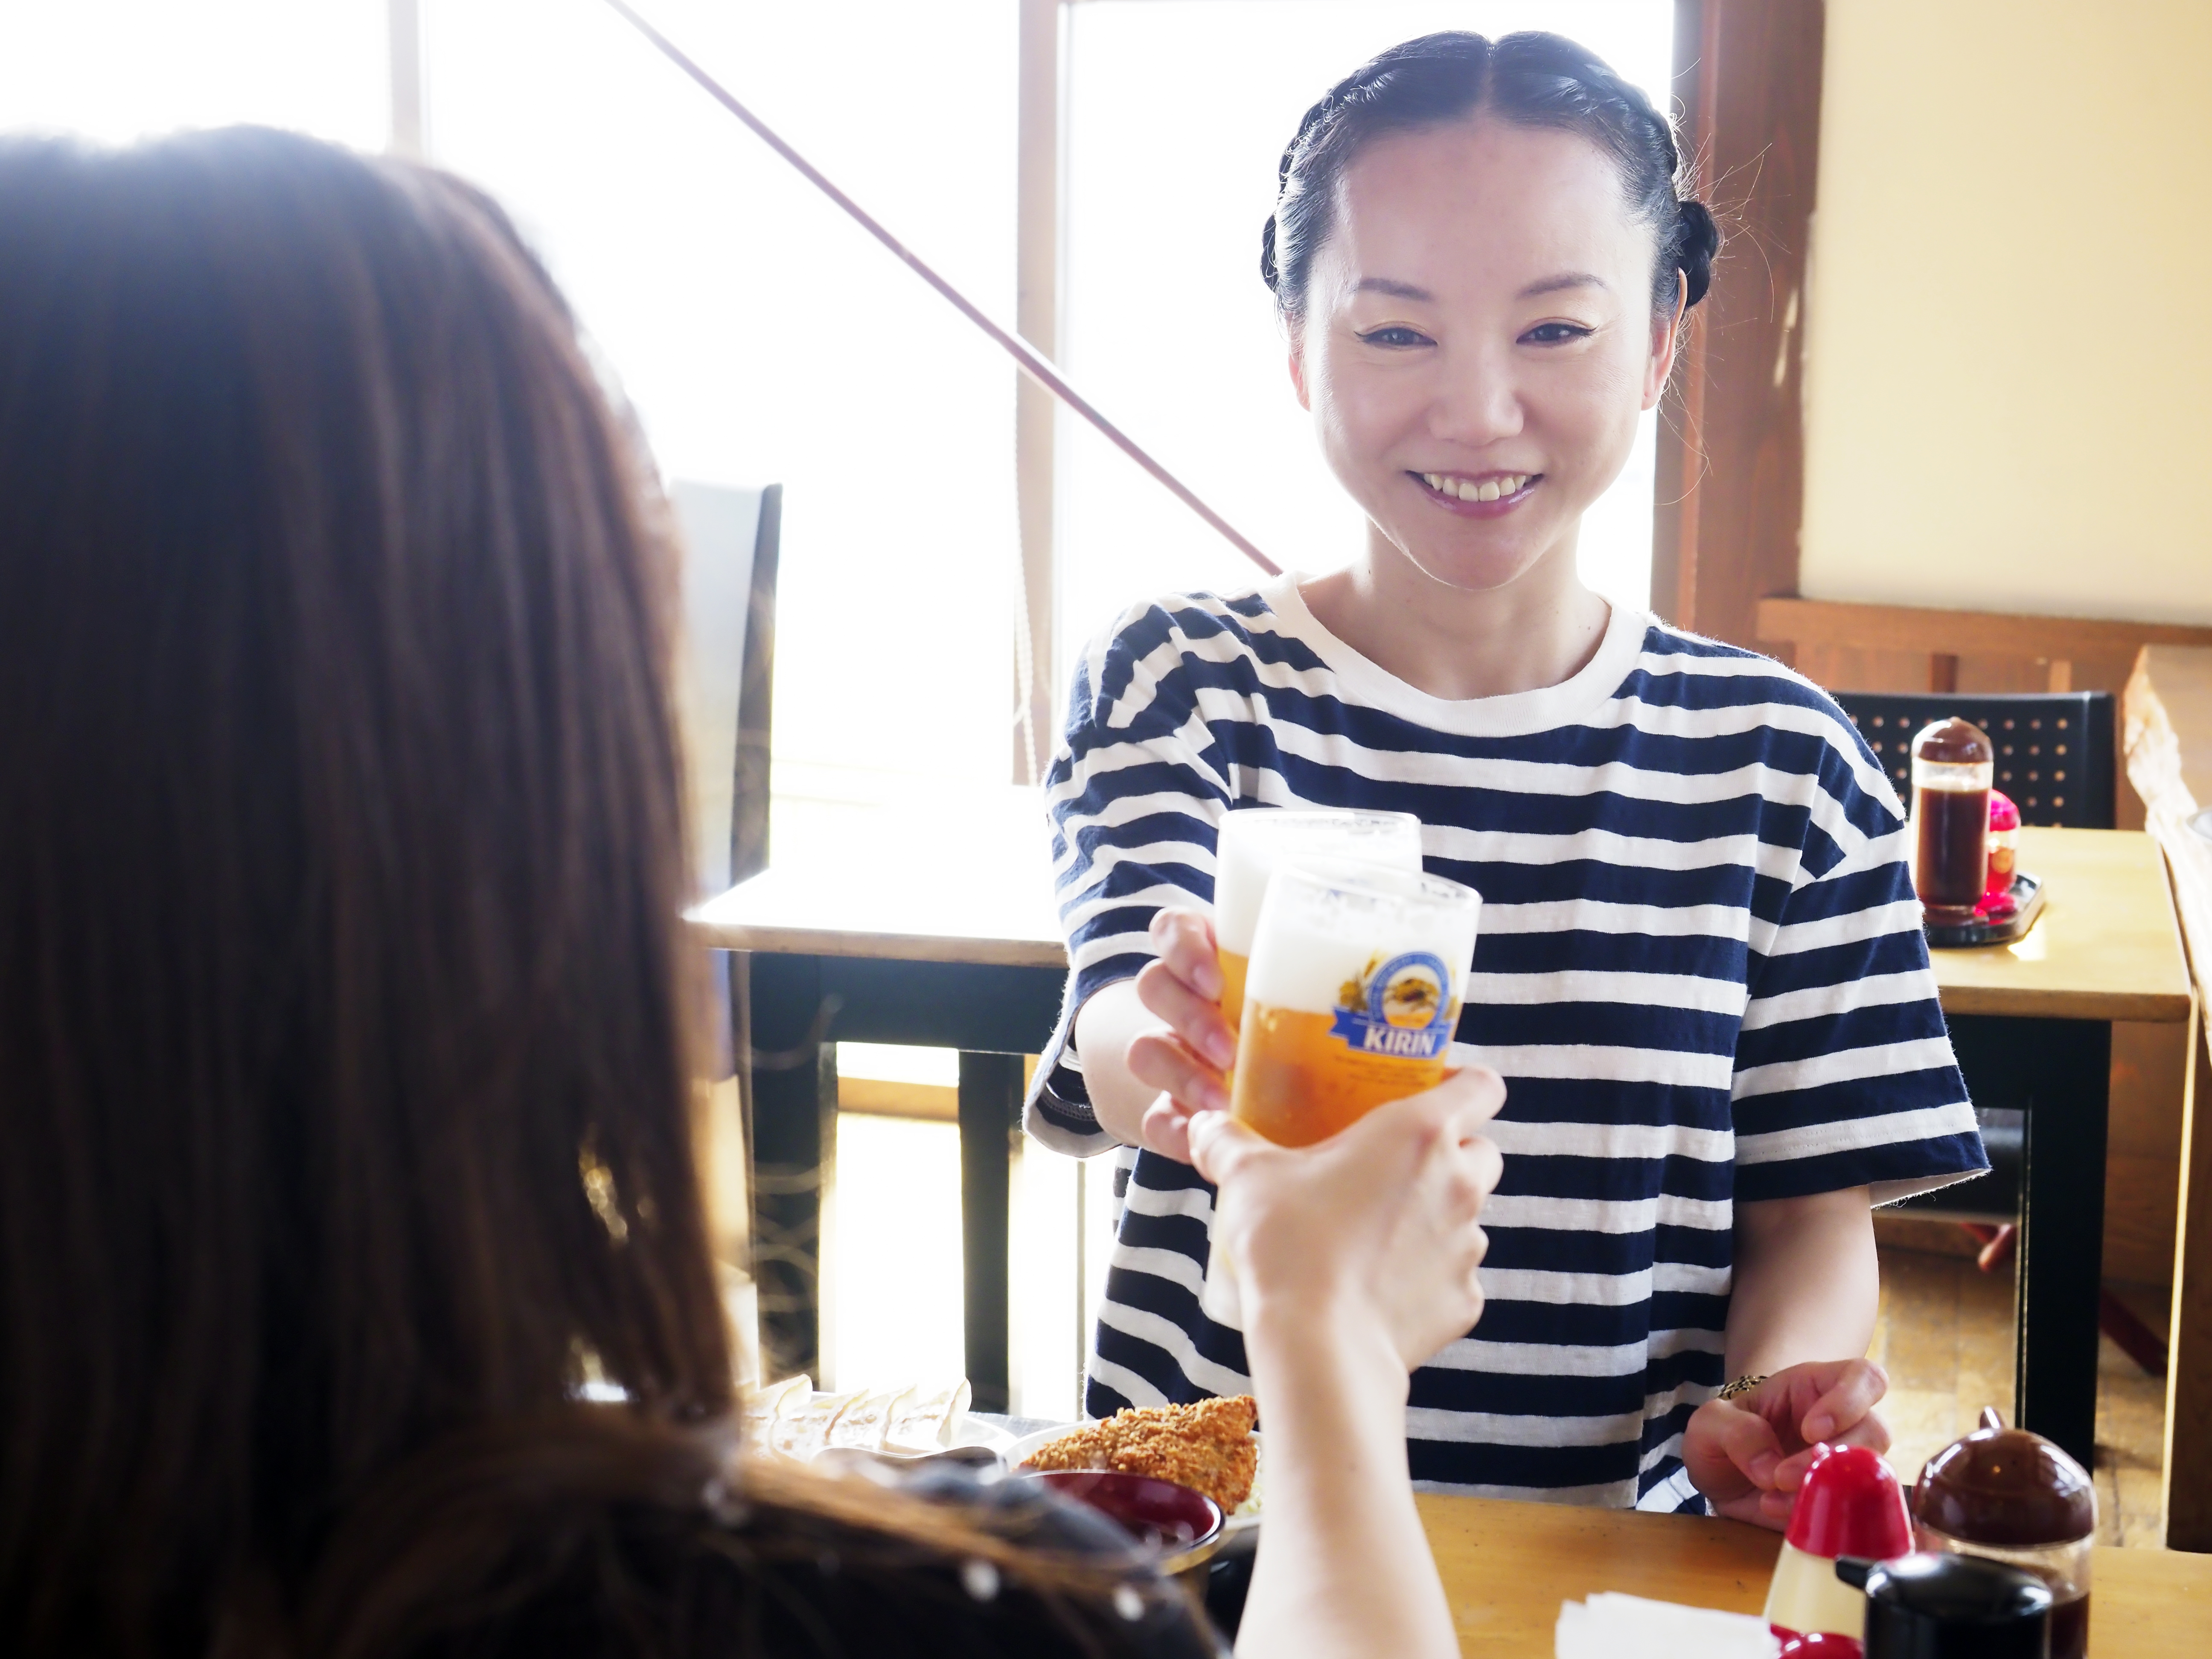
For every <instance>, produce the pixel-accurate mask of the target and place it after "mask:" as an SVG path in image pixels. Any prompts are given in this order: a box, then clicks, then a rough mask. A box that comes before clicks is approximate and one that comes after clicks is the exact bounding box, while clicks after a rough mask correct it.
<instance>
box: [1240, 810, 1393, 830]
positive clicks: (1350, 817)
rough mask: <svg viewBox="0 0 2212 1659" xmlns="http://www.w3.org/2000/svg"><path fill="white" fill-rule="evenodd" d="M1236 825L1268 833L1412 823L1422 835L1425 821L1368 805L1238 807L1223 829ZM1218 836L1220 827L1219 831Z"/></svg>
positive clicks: (1388, 826)
mask: <svg viewBox="0 0 2212 1659" xmlns="http://www.w3.org/2000/svg"><path fill="white" fill-rule="evenodd" d="M1232 823H1234V824H1236V825H1237V827H1238V829H1239V831H1240V833H1241V832H1243V831H1245V830H1250V831H1253V832H1255V833H1260V834H1267V833H1270V832H1271V831H1272V830H1273V829H1277V828H1280V829H1293V828H1295V827H1297V826H1303V825H1312V826H1316V827H1322V826H1337V825H1342V824H1346V823H1370V824H1373V825H1374V826H1375V827H1376V829H1384V828H1389V829H1396V828H1399V827H1401V826H1403V825H1406V824H1411V825H1412V826H1413V829H1414V832H1415V833H1416V834H1419V831H1420V828H1421V820H1420V818H1419V817H1418V816H1417V815H1416V814H1414V813H1412V812H1387V811H1383V810H1381V809H1380V808H1370V807H1365V806H1243V807H1235V808H1232V809H1231V810H1230V811H1228V812H1226V813H1225V814H1223V816H1222V819H1221V829H1224V830H1225V829H1228V827H1229V826H1230V825H1231V824H1232ZM1215 833H1216V834H1217V835H1218V834H1219V833H1220V830H1217V831H1216V832H1215Z"/></svg>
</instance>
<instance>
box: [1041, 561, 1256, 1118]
mask: <svg viewBox="0 0 2212 1659" xmlns="http://www.w3.org/2000/svg"><path fill="white" fill-rule="evenodd" d="M1045 786H1046V802H1047V806H1048V811H1049V812H1050V815H1051V833H1052V857H1053V878H1054V890H1055V891H1056V892H1057V894H1058V896H1059V902H1060V929H1061V932H1062V933H1064V934H1065V935H1066V939H1067V959H1068V968H1069V973H1068V978H1067V995H1066V1001H1065V1002H1064V1003H1063V1005H1062V1006H1061V1009H1060V1024H1059V1026H1058V1028H1057V1029H1056V1030H1054V1032H1053V1036H1052V1041H1051V1042H1049V1043H1048V1044H1047V1045H1046V1048H1045V1052H1044V1054H1043V1056H1042V1059H1041V1060H1040V1061H1039V1064H1038V1066H1037V1068H1036V1079H1035V1080H1034V1082H1033V1083H1032V1085H1031V1087H1030V1098H1029V1101H1028V1104H1027V1108H1026V1110H1025V1112H1024V1122H1025V1123H1026V1125H1027V1127H1028V1129H1029V1132H1030V1133H1031V1134H1032V1135H1034V1136H1035V1137H1036V1139H1039V1140H1040V1141H1042V1142H1043V1143H1044V1144H1045V1145H1046V1146H1050V1147H1052V1148H1053V1149H1054V1151H1057V1152H1072V1153H1073V1154H1075V1155H1076V1156H1077V1157H1079V1158H1088V1157H1091V1156H1092V1155H1093V1154H1096V1153H1098V1152H1108V1151H1110V1150H1111V1149H1112V1148H1113V1147H1114V1146H1115V1144H1116V1143H1115V1140H1114V1139H1113V1137H1112V1136H1111V1135H1109V1134H1108V1133H1106V1132H1105V1131H1104V1130H1103V1129H1101V1128H1100V1127H1098V1121H1097V1118H1096V1117H1095V1116H1094V1115H1092V1113H1091V1097H1090V1094H1089V1092H1088V1091H1087V1090H1086V1089H1085V1086H1084V1081H1083V1066H1082V1060H1081V1058H1080V1056H1079V1055H1078V1054H1077V1053H1076V1052H1075V1047H1074V1043H1073V1034H1074V1029H1075V1017H1076V1015H1077V1014H1078V1013H1079V1012H1081V1010H1082V1007H1083V1005H1084V1004H1085V1002H1087V1001H1089V1000H1091V997H1093V996H1094V995H1096V994H1097V993H1098V992H1099V991H1100V990H1102V989H1103V988H1104V987H1107V986H1109V985H1112V984H1115V983H1116V982H1117V981H1121V980H1125V979H1130V978H1133V977H1134V976H1135V975H1136V974H1137V972H1138V970H1139V969H1141V968H1143V967H1144V965H1145V964H1146V963H1148V962H1150V961H1151V960H1152V956H1153V951H1152V942H1151V936H1150V933H1149V931H1148V930H1149V929H1150V928H1151V927H1152V918H1153V916H1154V915H1157V914H1158V912H1159V911H1161V910H1162V909H1164V908H1166V907H1168V906H1170V905H1178V904H1182V905H1208V904H1211V903H1212V900H1213V847H1214V833H1215V827H1216V826H1217V825H1218V823H1219V822H1220V819H1221V814H1222V813H1223V812H1224V811H1226V810H1227V807H1228V802H1229V789H1228V786H1227V784H1226V782H1225V776H1224V768H1223V766H1222V764H1221V759H1220V754H1219V750H1218V748H1217V746H1216V744H1215V743H1214V740H1213V737H1212V732H1211V731H1210V730H1209V729H1208V728H1207V726H1206V722H1205V721H1204V720H1203V719H1202V718H1200V714H1199V710H1198V706H1197V696H1196V692H1195V690H1194V685H1193V683H1192V677H1191V674H1190V671H1189V669H1188V665H1187V664H1186V663H1185V661H1184V658H1183V653H1182V646H1181V635H1180V631H1179V627H1178V623H1177V621H1176V616H1175V614H1174V613H1173V612H1172V611H1170V610H1169V609H1168V608H1167V607H1166V606H1164V605H1146V606H1142V607H1139V609H1137V610H1135V611H1131V612H1129V613H1128V614H1127V615H1126V616H1125V617H1122V618H1121V621H1120V622H1119V623H1117V624H1116V625H1115V628H1114V629H1111V630H1109V632H1108V633H1107V634H1106V635H1103V636H1102V637H1101V638H1100V639H1099V640H1097V641H1095V642H1094V643H1093V644H1092V645H1091V647H1090V648H1089V649H1088V650H1087V651H1085V653H1084V657H1083V660H1082V662H1081V663H1080V664H1079V665H1078V666H1077V668H1076V671H1075V676H1074V680H1073V686H1072V688H1071V690H1070V692H1069V696H1068V712H1067V723H1066V730H1065V731H1064V732H1063V733H1062V736H1061V739H1060V746H1059V749H1058V750H1057V751H1056V752H1055V753H1054V757H1053V763H1052V769H1051V770H1050V772H1049V773H1048V775H1047V776H1046V780H1045Z"/></svg>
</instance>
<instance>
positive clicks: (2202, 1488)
mask: <svg viewBox="0 0 2212 1659" xmlns="http://www.w3.org/2000/svg"><path fill="white" fill-rule="evenodd" d="M2121 720H2122V731H2123V732H2124V736H2125V743H2126V750H2127V757H2128V776H2129V778H2130V781H2132V782H2133V783H2134V784H2135V787H2136V793H2139V794H2140V795H2142V799H2143V805H2144V810H2145V814H2146V817H2147V818H2148V824H2149V828H2150V830H2151V833H2152V834H2153V835H2154V836H2157V837H2158V840H2159V844H2160V846H2161V847H2163V848H2165V849H2166V865H2167V868H2168V870H2169V871H2170V872H2171V873H2172V878H2173V893H2174V899H2175V902H2176V908H2178V909H2179V912H2180V916H2181V935H2182V941H2183V943H2184V944H2185V945H2186V946H2187V948H2188V951H2189V958H2190V970H2191V975H2192V977H2193V978H2194V979H2195V981H2196V984H2197V1006H2196V1009H2195V1011H2194V1012H2193V1013H2192V1016H2191V1027H2192V1030H2191V1042H2190V1060H2191V1064H2190V1071H2189V1079H2188V1082H2187V1083H2186V1085H2185V1087H2184V1091H2183V1097H2182V1099H2183V1105H2182V1130H2181V1133H2182V1139H2181V1158H2180V1170H2179V1187H2180V1191H2179V1225H2177V1226H2176V1228H2175V1230H2174V1248H2173V1304H2172V1326H2171V1328H2169V1330H2168V1332H2167V1334H2166V1347H2167V1355H2168V1359H2167V1364H2166V1474H2165V1479H2166V1547H2167V1548H2168V1549H2175V1550H2194V1551H2197V1552H2199V1553H2212V1070H2209V1069H2208V1067H2212V1050H2209V1049H2208V1047H2207V1038H2206V1030H2205V1007H2206V994H2207V991H2208V988H2212V840H2208V839H2206V838H2205V837H2204V836H2203V835H2202V834H2200V833H2199V832H2198V831H2197V829H2195V828H2194V827H2193V826H2192V823H2191V821H2192V820H2193V819H2194V818H2195V817H2197V813H2198V812H2199V811H2200V810H2202V809H2203V808H2204V807H2206V806H2208V805H2212V648H2207V647H2197V648H2193V649H2192V648H2189V647H2178V646H2166V645H2151V646H2146V647H2143V650H2142V654H2141V655H2140V656H2139V657H2138V658H2137V659H2136V671H2135V673H2134V675H2133V677H2132V678H2130V680H2129V682H2128V688H2127V691H2126V694H2125V696H2124V700H2123V705H2122V716H2121Z"/></svg>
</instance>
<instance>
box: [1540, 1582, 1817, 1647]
mask: <svg viewBox="0 0 2212 1659" xmlns="http://www.w3.org/2000/svg"><path fill="white" fill-rule="evenodd" d="M1781 1650H1782V1644H1780V1643H1779V1642H1778V1641H1776V1640H1775V1638H1774V1632H1772V1631H1771V1630H1770V1629H1768V1628H1767V1625H1766V1620H1764V1619H1761V1618H1758V1617H1756V1616H1755V1615H1753V1614H1751V1613H1717V1612H1715V1611H1714V1610H1713V1609H1712V1608H1711V1607H1680V1606H1678V1605H1676V1604H1675V1603H1674V1602H1672V1601H1645V1600H1644V1598H1643V1597H1642V1596H1640V1595H1620V1594H1618V1593H1616V1592H1614V1591H1612V1590H1604V1591H1601V1592H1600V1593H1599V1594H1597V1595H1593V1596H1591V1597H1590V1598H1589V1601H1562V1602H1560V1603H1559V1635H1558V1640H1557V1645H1556V1646H1555V1648H1554V1650H1553V1651H1554V1653H1555V1654H1556V1655H1557V1659H1774V1656H1775V1655H1776V1654H1778V1653H1779V1652H1780V1651H1781Z"/></svg>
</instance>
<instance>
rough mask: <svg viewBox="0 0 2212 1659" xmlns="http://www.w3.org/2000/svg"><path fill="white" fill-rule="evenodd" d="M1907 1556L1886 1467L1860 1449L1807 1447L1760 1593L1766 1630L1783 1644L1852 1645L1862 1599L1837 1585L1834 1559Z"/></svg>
mask: <svg viewBox="0 0 2212 1659" xmlns="http://www.w3.org/2000/svg"><path fill="white" fill-rule="evenodd" d="M1911 1549H1912V1520H1911V1516H1908V1515H1907V1514H1906V1513H1905V1493H1904V1491H1903V1490H1902V1489H1901V1488H1900V1487H1899V1486H1898V1484H1897V1477H1896V1476H1895V1475H1894V1474H1891V1473H1890V1468H1889V1465H1888V1464H1887V1463H1885V1462H1882V1461H1881V1458H1880V1457H1879V1456H1877V1455H1875V1453H1873V1452H1871V1451H1869V1450H1868V1449H1866V1448H1865V1447H1864V1446H1829V1445H1820V1446H1816V1447H1814V1450H1813V1461H1812V1462H1810V1463H1809V1464H1808V1465H1807V1466H1806V1469H1805V1484H1804V1485H1803V1486H1800V1487H1799V1488H1798V1489H1797V1502H1796V1504H1795V1505H1794V1506H1793V1507H1792V1508H1791V1510H1790V1529H1789V1531H1787V1532H1786V1533H1784V1534H1783V1541H1782V1553H1781V1554H1780V1555H1779V1556H1778V1558H1777V1559H1776V1560H1775V1563H1774V1581H1773V1583H1771V1585H1769V1586H1768V1588H1767V1592H1766V1622H1767V1624H1768V1625H1769V1626H1771V1627H1772V1629H1773V1632H1774V1633H1775V1635H1777V1636H1778V1637H1779V1638H1782V1639H1783V1640H1784V1641H1785V1642H1786V1641H1788V1640H1790V1638H1792V1637H1796V1636H1810V1635H1813V1634H1815V1633H1819V1634H1822V1635H1827V1636H1835V1637H1845V1638H1850V1640H1852V1641H1854V1642H1856V1641H1857V1639H1858V1636H1859V1632H1860V1630H1861V1629H1862V1628H1863V1626H1864V1624H1865V1622H1866V1597H1865V1596H1863V1595H1861V1594H1860V1593H1859V1592H1858V1591H1857V1590H1856V1589H1852V1588H1850V1586H1849V1585H1847V1584H1845V1583H1842V1582H1841V1581H1840V1580H1838V1578H1837V1577H1836V1566H1835V1564H1836V1559H1837V1558H1838V1557H1839V1556H1845V1555H1856V1556H1864V1557H1868V1558H1870V1559H1875V1560H1882V1559H1887V1558H1888V1557H1890V1556H1893V1555H1905V1554H1908V1553H1911ZM1823 1650H1825V1649H1823Z"/></svg>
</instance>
